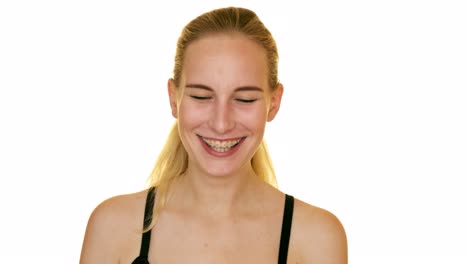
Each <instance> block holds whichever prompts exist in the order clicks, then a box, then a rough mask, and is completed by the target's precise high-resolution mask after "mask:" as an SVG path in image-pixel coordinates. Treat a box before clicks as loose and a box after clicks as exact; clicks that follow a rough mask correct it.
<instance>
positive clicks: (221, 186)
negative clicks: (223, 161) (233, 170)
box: [173, 164, 263, 216]
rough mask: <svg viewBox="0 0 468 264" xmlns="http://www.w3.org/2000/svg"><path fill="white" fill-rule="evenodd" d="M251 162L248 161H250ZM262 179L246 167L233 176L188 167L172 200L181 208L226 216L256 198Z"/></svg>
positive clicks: (242, 208)
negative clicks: (204, 172)
mask: <svg viewBox="0 0 468 264" xmlns="http://www.w3.org/2000/svg"><path fill="white" fill-rule="evenodd" d="M249 165H250V164H249ZM262 183H263V182H262V181H261V180H260V179H259V178H258V176H257V175H255V173H254V171H253V169H252V168H251V167H250V166H249V167H248V168H245V169H244V170H242V172H239V173H237V174H235V175H224V176H213V175H206V174H202V173H200V172H199V171H196V170H190V169H189V170H187V173H186V174H185V175H184V176H182V178H181V180H180V181H179V183H178V184H177V187H176V192H175V193H174V194H175V196H174V200H173V201H174V203H176V204H177V205H176V206H177V207H179V206H180V207H179V208H182V209H183V210H190V211H192V210H193V211H196V212H199V213H203V214H209V215H216V216H222V215H225V216H228V215H232V214H233V213H235V212H239V211H240V210H246V209H247V208H246V205H252V204H251V203H248V202H247V201H254V200H258V199H255V198H254V196H255V195H261V192H259V190H261V186H263V184H262Z"/></svg>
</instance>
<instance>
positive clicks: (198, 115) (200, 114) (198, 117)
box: [178, 100, 207, 126]
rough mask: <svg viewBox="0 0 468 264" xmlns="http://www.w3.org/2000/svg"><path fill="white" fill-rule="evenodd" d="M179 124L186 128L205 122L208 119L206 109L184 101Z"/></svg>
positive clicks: (179, 113)
mask: <svg viewBox="0 0 468 264" xmlns="http://www.w3.org/2000/svg"><path fill="white" fill-rule="evenodd" d="M178 109H179V112H178V117H179V122H180V123H182V124H183V125H185V126H190V125H196V124H198V123H200V122H203V119H204V118H205V117H206V112H207V109H206V107H201V106H200V105H197V104H192V103H191V102H190V101H184V100H182V101H181V102H180V104H179V108H178Z"/></svg>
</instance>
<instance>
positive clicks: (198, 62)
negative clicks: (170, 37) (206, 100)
mask: <svg viewBox="0 0 468 264" xmlns="http://www.w3.org/2000/svg"><path fill="white" fill-rule="evenodd" d="M182 79H183V82H185V83H200V84H205V85H209V86H210V87H236V86H243V85H256V86H261V87H265V86H266V85H267V84H268V65H267V58H266V51H265V50H264V48H263V47H262V46H261V45H259V44H258V43H256V42H255V41H253V40H250V39H248V38H246V37H245V36H243V35H241V34H217V35H209V36H205V37H202V38H201V39H198V40H196V41H194V42H192V43H190V44H189V46H188V47H187V50H186V53H185V58H184V65H183V71H182Z"/></svg>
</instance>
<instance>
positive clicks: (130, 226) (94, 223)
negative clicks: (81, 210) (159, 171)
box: [80, 190, 148, 263]
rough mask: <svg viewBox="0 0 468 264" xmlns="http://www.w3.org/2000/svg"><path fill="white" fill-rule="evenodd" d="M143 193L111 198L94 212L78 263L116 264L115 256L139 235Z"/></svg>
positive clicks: (99, 205) (143, 208)
mask: <svg viewBox="0 0 468 264" xmlns="http://www.w3.org/2000/svg"><path fill="white" fill-rule="evenodd" d="M147 193H148V190H143V191H140V192H136V193H130V194H122V195H117V196H113V197H110V198H108V199H106V200H104V201H102V202H101V203H99V204H98V205H97V206H96V207H95V208H94V210H93V211H92V213H91V215H90V217H89V220H88V224H87V226H86V232H85V236H84V240H83V247H82V252H81V261H80V263H88V262H93V263H95V262H97V261H103V262H102V263H107V262H114V261H115V262H118V259H119V256H117V255H115V253H116V252H119V251H120V249H121V248H122V247H125V243H126V241H128V240H129V239H130V240H131V239H132V237H133V236H135V237H139V236H140V235H141V230H142V226H143V217H144V210H145V203H146V195H147ZM99 256H106V259H105V260H104V259H100V257H99ZM87 260H92V261H87Z"/></svg>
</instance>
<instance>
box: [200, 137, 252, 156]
mask: <svg viewBox="0 0 468 264" xmlns="http://www.w3.org/2000/svg"><path fill="white" fill-rule="evenodd" d="M198 139H200V143H201V144H202V146H203V148H204V149H205V150H206V152H208V154H210V155H212V156H215V157H220V158H224V157H228V156H231V155H233V154H234V153H235V152H236V151H237V150H238V149H239V147H240V145H241V144H242V143H243V142H244V139H245V138H242V139H241V140H240V141H239V143H237V145H236V146H235V147H233V148H231V149H230V150H228V151H226V152H217V151H216V150H214V149H212V148H210V147H209V146H208V145H207V144H206V143H205V141H203V139H202V138H201V137H198Z"/></svg>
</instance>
